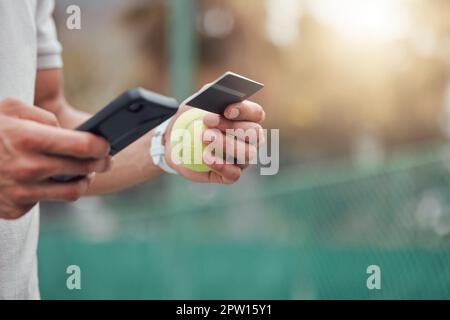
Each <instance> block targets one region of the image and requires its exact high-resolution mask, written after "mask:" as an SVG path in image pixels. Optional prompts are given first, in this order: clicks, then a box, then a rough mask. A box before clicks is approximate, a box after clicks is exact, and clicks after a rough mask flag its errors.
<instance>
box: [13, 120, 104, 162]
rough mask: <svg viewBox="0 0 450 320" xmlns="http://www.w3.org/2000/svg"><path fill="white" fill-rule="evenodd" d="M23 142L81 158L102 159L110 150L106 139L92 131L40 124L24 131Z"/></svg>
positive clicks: (32, 147) (55, 153)
mask: <svg viewBox="0 0 450 320" xmlns="http://www.w3.org/2000/svg"><path fill="white" fill-rule="evenodd" d="M21 144H22V145H24V146H25V148H28V149H32V150H37V151H41V152H43V153H46V154H53V155H62V156H69V157H75V158H80V159H102V158H105V157H106V156H107V155H108V153H109V150H110V147H109V144H108V142H107V141H106V140H105V139H103V138H101V137H99V136H95V135H93V134H91V133H88V132H80V131H75V130H68V129H61V128H53V127H48V126H42V125H38V124H35V125H34V126H33V127H32V129H30V130H28V131H27V132H24V133H23V136H22V141H21Z"/></svg>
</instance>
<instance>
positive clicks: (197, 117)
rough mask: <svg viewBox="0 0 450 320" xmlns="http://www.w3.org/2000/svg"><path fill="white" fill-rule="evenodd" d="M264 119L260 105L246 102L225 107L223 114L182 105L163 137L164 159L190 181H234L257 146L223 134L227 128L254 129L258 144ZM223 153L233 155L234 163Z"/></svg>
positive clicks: (237, 178)
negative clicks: (225, 159) (227, 159)
mask: <svg viewBox="0 0 450 320" xmlns="http://www.w3.org/2000/svg"><path fill="white" fill-rule="evenodd" d="M264 119H265V112H264V110H263V108H262V107H261V106H260V105H258V104H256V103H254V102H250V101H243V102H241V103H237V104H233V105H230V106H228V107H227V108H226V109H225V112H224V114H223V115H219V114H215V113H210V112H206V111H203V110H200V109H195V108H191V107H189V106H187V105H182V106H181V107H180V109H179V111H178V113H177V114H176V115H175V117H174V119H173V120H172V123H171V124H170V125H169V127H168V129H167V131H166V134H165V136H164V141H165V146H166V152H165V155H166V161H167V163H168V165H169V166H170V167H171V168H172V169H174V170H176V171H177V172H178V173H179V174H180V175H182V176H183V177H185V178H186V179H188V180H191V181H194V182H202V183H220V184H231V183H234V182H236V181H237V180H239V178H240V176H241V174H242V171H243V170H244V169H245V168H247V166H248V163H249V159H251V158H252V157H253V158H254V157H255V155H256V153H257V146H255V145H252V144H250V143H247V142H246V141H243V140H240V139H237V138H236V137H233V136H229V135H226V134H225V133H226V131H227V130H229V129H232V130H244V131H249V130H250V131H252V130H254V132H256V133H257V136H258V142H259V143H262V139H263V136H262V134H261V133H262V127H261V125H260V123H261V122H262V121H264ZM205 133H207V134H205ZM184 138H186V139H184ZM261 138H262V139H261ZM208 148H209V149H208ZM214 148H216V149H217V150H214ZM239 150H240V151H244V152H239ZM231 151H233V154H231ZM236 154H237V155H238V156H236ZM223 155H225V158H234V159H235V160H236V163H226V162H225V161H224V160H223V158H224V156H223Z"/></svg>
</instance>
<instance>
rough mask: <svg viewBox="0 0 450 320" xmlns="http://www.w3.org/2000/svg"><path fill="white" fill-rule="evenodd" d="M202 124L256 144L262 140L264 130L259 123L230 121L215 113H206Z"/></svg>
mask: <svg viewBox="0 0 450 320" xmlns="http://www.w3.org/2000/svg"><path fill="white" fill-rule="evenodd" d="M203 122H204V124H205V125H206V126H207V127H208V128H211V129H219V130H220V131H222V132H223V133H226V134H230V135H234V136H235V137H236V138H238V139H239V140H242V141H245V142H248V143H251V144H254V145H258V144H261V143H262V142H263V140H264V131H263V128H262V127H261V125H260V124H258V123H255V122H249V121H231V120H228V119H225V118H224V117H221V116H219V115H217V114H213V113H211V114H207V115H206V116H205V118H204V121H203Z"/></svg>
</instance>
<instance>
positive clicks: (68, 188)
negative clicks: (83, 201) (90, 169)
mask: <svg viewBox="0 0 450 320" xmlns="http://www.w3.org/2000/svg"><path fill="white" fill-rule="evenodd" d="M91 180H92V177H86V178H85V179H82V180H79V181H74V182H67V183H58V182H46V183H42V184H37V185H35V186H32V187H30V188H29V189H28V193H29V198H30V200H31V201H32V202H36V201H58V202H62V201H64V202H71V201H76V200H78V199H79V198H80V197H81V196H83V195H84V194H86V192H87V190H88V188H89V185H90V183H91Z"/></svg>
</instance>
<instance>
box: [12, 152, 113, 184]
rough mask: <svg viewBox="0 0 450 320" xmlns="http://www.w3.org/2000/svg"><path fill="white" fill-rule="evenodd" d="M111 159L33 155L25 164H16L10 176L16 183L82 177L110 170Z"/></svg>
mask: <svg viewBox="0 0 450 320" xmlns="http://www.w3.org/2000/svg"><path fill="white" fill-rule="evenodd" d="M111 167H112V162H111V157H106V158H104V159H100V160H80V159H74V158H62V157H52V156H46V155H35V156H33V157H30V158H27V160H26V162H23V161H22V162H18V163H17V164H16V166H15V167H14V166H13V167H12V169H11V171H12V175H13V177H14V179H16V180H17V181H22V182H25V181H28V182H29V181H42V180H45V179H47V178H50V177H53V176H60V175H75V176H79V175H81V176H84V175H88V174H90V173H93V172H97V173H103V172H107V171H109V170H110V169H111Z"/></svg>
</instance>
